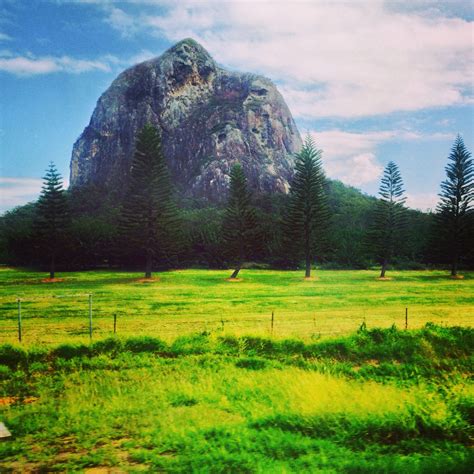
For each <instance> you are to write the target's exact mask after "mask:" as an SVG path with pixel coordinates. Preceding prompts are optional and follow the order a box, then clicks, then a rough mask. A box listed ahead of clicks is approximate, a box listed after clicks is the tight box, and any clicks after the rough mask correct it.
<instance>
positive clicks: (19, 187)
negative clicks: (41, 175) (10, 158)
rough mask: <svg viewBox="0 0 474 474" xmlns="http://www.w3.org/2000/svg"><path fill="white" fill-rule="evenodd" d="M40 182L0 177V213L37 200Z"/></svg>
mask: <svg viewBox="0 0 474 474" xmlns="http://www.w3.org/2000/svg"><path fill="white" fill-rule="evenodd" d="M41 185H42V180H41V179H36V178H8V177H0V212H4V211H7V210H9V209H12V208H14V207H16V206H20V205H22V204H26V203H28V202H30V201H34V200H36V199H37V198H38V196H39V193H40V192H41Z"/></svg>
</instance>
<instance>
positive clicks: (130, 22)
mask: <svg viewBox="0 0 474 474" xmlns="http://www.w3.org/2000/svg"><path fill="white" fill-rule="evenodd" d="M106 23H108V24H109V25H110V26H112V27H113V28H115V29H116V30H118V31H120V33H121V34H122V36H123V37H129V36H132V35H133V34H134V33H136V32H137V30H138V28H139V26H138V24H137V23H136V21H135V19H134V18H133V17H132V16H130V15H127V14H126V13H125V12H124V11H123V10H120V8H116V7H114V6H111V7H110V8H109V9H108V15H107V18H106Z"/></svg>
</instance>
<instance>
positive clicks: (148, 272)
mask: <svg viewBox="0 0 474 474" xmlns="http://www.w3.org/2000/svg"><path fill="white" fill-rule="evenodd" d="M152 262H153V259H152V255H151V252H150V251H149V250H147V252H146V264H145V278H151V265H152Z"/></svg>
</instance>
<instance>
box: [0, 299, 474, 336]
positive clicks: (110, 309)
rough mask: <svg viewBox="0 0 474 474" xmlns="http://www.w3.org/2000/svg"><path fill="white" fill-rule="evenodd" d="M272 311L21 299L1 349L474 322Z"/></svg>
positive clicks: (457, 314) (451, 314)
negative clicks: (102, 340)
mask: <svg viewBox="0 0 474 474" xmlns="http://www.w3.org/2000/svg"><path fill="white" fill-rule="evenodd" d="M297 306H298V304H297V303H295V305H294V308H292V309H287V308H283V309H273V310H270V309H269V308H268V307H267V305H265V306H263V305H262V306H261V307H259V306H258V305H257V307H255V308H254V310H253V311H248V308H247V309H246V307H244V308H242V309H239V308H238V307H236V308H235V309H234V310H233V311H229V312H227V313H226V314H222V313H219V312H216V311H214V312H212V311H211V312H210V311H208V309H207V308H206V306H205V305H204V306H203V307H195V308H194V309H193V311H190V309H189V307H185V308H178V307H173V306H171V307H170V305H169V303H166V304H163V305H160V303H159V302H158V303H156V302H155V303H154V304H153V306H150V305H148V306H146V307H143V304H142V303H141V302H140V300H138V301H136V303H135V304H133V303H131V302H130V301H127V303H126V304H123V305H122V304H121V302H120V301H118V302H117V304H111V301H110V299H109V298H103V299H102V298H101V295H94V294H90V293H75V294H58V295H54V296H51V295H50V296H38V297H22V298H17V299H16V300H11V301H6V302H4V304H3V305H2V307H1V310H0V343H12V342H15V341H18V342H21V343H28V344H57V343H61V342H66V341H77V342H79V341H81V342H84V341H87V340H95V339H100V338H104V337H108V336H111V335H114V334H116V335H123V336H134V335H150V336H155V337H160V338H162V339H165V340H171V339H175V338H176V337H178V336H180V335H187V334H193V333H203V332H205V333H216V334H220V335H236V336H238V335H250V334H251V335H259V336H265V337H277V338H286V337H298V338H302V339H319V338H323V337H330V336H339V335H344V334H349V333H353V332H355V331H356V330H357V329H358V328H359V327H360V326H361V324H362V323H365V324H366V326H367V327H369V328H373V327H390V326H392V325H396V326H397V327H398V328H399V329H415V328H419V327H422V326H424V325H425V324H426V323H427V322H432V323H435V324H439V325H453V324H456V325H467V326H470V325H472V323H473V315H472V313H471V311H469V310H472V306H469V307H467V308H466V306H462V305H459V306H458V307H453V306H452V305H450V306H445V307H443V306H436V308H434V307H427V306H425V305H413V306H411V307H408V306H399V307H393V306H391V307H380V306H379V307H371V306H359V307H355V308H350V309H348V308H344V307H341V308H337V307H336V308H331V309H324V308H321V307H314V308H310V309H308V307H307V306H306V307H304V308H302V309H298V307H297Z"/></svg>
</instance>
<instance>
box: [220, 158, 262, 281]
mask: <svg viewBox="0 0 474 474" xmlns="http://www.w3.org/2000/svg"><path fill="white" fill-rule="evenodd" d="M222 233H223V238H224V242H225V246H226V253H227V254H228V255H229V257H230V259H231V260H233V261H234V262H235V270H234V272H233V273H232V275H231V277H230V278H231V279H236V278H237V275H238V274H239V272H240V269H241V268H242V264H243V263H244V261H245V259H246V258H248V256H249V255H251V254H252V253H253V252H254V251H255V247H256V246H257V245H258V235H257V219H256V214H255V208H254V207H253V206H252V198H251V195H250V192H249V191H248V189H247V178H246V177H245V174H244V170H243V169H242V166H240V165H239V164H236V165H234V166H233V167H232V169H231V172H230V188H229V199H228V203H227V208H226V212H225V216H224V223H223V232H222Z"/></svg>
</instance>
